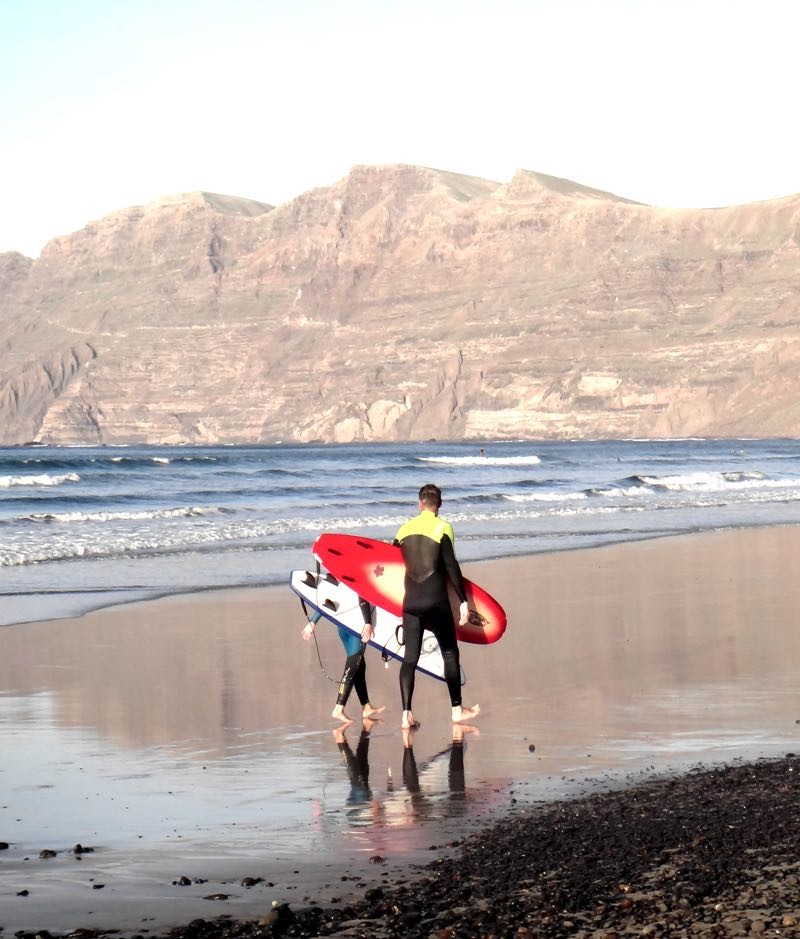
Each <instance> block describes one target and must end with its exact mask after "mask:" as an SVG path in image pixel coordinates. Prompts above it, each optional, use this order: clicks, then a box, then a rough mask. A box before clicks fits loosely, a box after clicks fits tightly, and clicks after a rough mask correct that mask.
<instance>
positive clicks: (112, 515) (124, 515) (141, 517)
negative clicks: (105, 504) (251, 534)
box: [26, 506, 221, 522]
mask: <svg viewBox="0 0 800 939" xmlns="http://www.w3.org/2000/svg"><path fill="white" fill-rule="evenodd" d="M218 511H221V510H219V509H211V508H201V507H200V506H192V507H189V508H177V509H150V510H142V511H140V512H122V511H116V512H113V511H99V512H33V513H32V514H31V515H28V516H26V520H27V521H31V522H118V521H125V522H146V521H152V520H155V519H159V518H191V517H193V516H197V515H213V514H216V513H217V512H218Z"/></svg>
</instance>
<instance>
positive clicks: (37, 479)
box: [0, 473, 81, 489]
mask: <svg viewBox="0 0 800 939" xmlns="http://www.w3.org/2000/svg"><path fill="white" fill-rule="evenodd" d="M80 481H81V478H80V476H79V475H78V474H77V473H61V474H60V475H57V476H52V475H50V474H49V473H40V474H39V475H38V476H0V489H10V488H11V487H12V486H61V485H63V484H64V483H79V482H80Z"/></svg>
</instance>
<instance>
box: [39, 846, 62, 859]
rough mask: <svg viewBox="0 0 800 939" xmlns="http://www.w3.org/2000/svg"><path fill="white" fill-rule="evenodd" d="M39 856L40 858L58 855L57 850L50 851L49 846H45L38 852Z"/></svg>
mask: <svg viewBox="0 0 800 939" xmlns="http://www.w3.org/2000/svg"><path fill="white" fill-rule="evenodd" d="M39 857H41V858H49V857H58V852H57V851H51V850H50V849H49V848H45V849H44V851H40V852H39Z"/></svg>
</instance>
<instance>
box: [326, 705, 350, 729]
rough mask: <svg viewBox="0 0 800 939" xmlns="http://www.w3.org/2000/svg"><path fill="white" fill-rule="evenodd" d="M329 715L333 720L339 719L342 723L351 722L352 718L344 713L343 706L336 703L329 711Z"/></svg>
mask: <svg viewBox="0 0 800 939" xmlns="http://www.w3.org/2000/svg"><path fill="white" fill-rule="evenodd" d="M331 717H332V718H333V719H334V720H335V721H341V722H342V723H343V724H352V723H353V719H352V718H351V717H348V716H347V715H346V714H345V713H344V707H343V706H342V705H341V704H337V705H336V707H335V708H334V709H333V710H332V711H331Z"/></svg>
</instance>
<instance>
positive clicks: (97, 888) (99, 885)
mask: <svg viewBox="0 0 800 939" xmlns="http://www.w3.org/2000/svg"><path fill="white" fill-rule="evenodd" d="M103 887H105V884H92V890H102V889H103Z"/></svg>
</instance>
